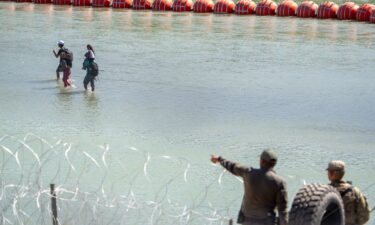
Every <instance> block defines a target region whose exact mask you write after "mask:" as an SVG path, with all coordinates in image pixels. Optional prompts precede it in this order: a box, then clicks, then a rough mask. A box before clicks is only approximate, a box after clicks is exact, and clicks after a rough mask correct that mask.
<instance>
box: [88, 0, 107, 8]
mask: <svg viewBox="0 0 375 225" xmlns="http://www.w3.org/2000/svg"><path fill="white" fill-rule="evenodd" d="M109 5H110V1H109V0H92V7H109Z"/></svg>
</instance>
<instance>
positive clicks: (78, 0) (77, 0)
mask: <svg viewBox="0 0 375 225" xmlns="http://www.w3.org/2000/svg"><path fill="white" fill-rule="evenodd" d="M90 5H91V2H90V0H73V6H90Z"/></svg>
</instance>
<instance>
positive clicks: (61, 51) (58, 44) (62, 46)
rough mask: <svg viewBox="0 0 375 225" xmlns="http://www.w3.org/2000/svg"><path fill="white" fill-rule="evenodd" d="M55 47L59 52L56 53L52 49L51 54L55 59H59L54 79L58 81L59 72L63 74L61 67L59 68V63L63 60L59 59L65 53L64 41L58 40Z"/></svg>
mask: <svg viewBox="0 0 375 225" xmlns="http://www.w3.org/2000/svg"><path fill="white" fill-rule="evenodd" d="M57 46H58V47H59V48H60V49H59V51H58V52H57V53H56V52H55V49H53V54H54V55H55V57H56V58H59V57H60V62H59V65H58V66H57V69H56V79H60V72H63V70H62V67H61V62H62V60H63V58H62V57H61V55H62V53H63V52H66V49H65V48H64V41H63V40H60V41H58V42H57Z"/></svg>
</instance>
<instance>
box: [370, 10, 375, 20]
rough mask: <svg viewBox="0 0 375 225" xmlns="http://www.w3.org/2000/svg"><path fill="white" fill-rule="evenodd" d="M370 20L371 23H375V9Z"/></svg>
mask: <svg viewBox="0 0 375 225" xmlns="http://www.w3.org/2000/svg"><path fill="white" fill-rule="evenodd" d="M369 21H370V23H375V11H373V12H372V14H371V16H370V20H369Z"/></svg>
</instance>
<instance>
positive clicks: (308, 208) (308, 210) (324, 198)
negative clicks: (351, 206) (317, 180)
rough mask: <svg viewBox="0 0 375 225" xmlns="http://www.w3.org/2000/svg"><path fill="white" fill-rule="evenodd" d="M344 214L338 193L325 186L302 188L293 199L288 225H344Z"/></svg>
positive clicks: (306, 186) (332, 188)
mask: <svg viewBox="0 0 375 225" xmlns="http://www.w3.org/2000/svg"><path fill="white" fill-rule="evenodd" d="M344 223H345V212H344V204H343V202H342V199H341V196H340V193H339V192H338V191H337V190H336V189H335V188H334V187H332V186H330V185H326V184H309V185H305V186H304V187H302V188H301V189H300V190H299V191H298V193H297V195H296V197H295V198H294V201H293V204H292V209H291V211H290V213H289V225H344Z"/></svg>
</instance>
